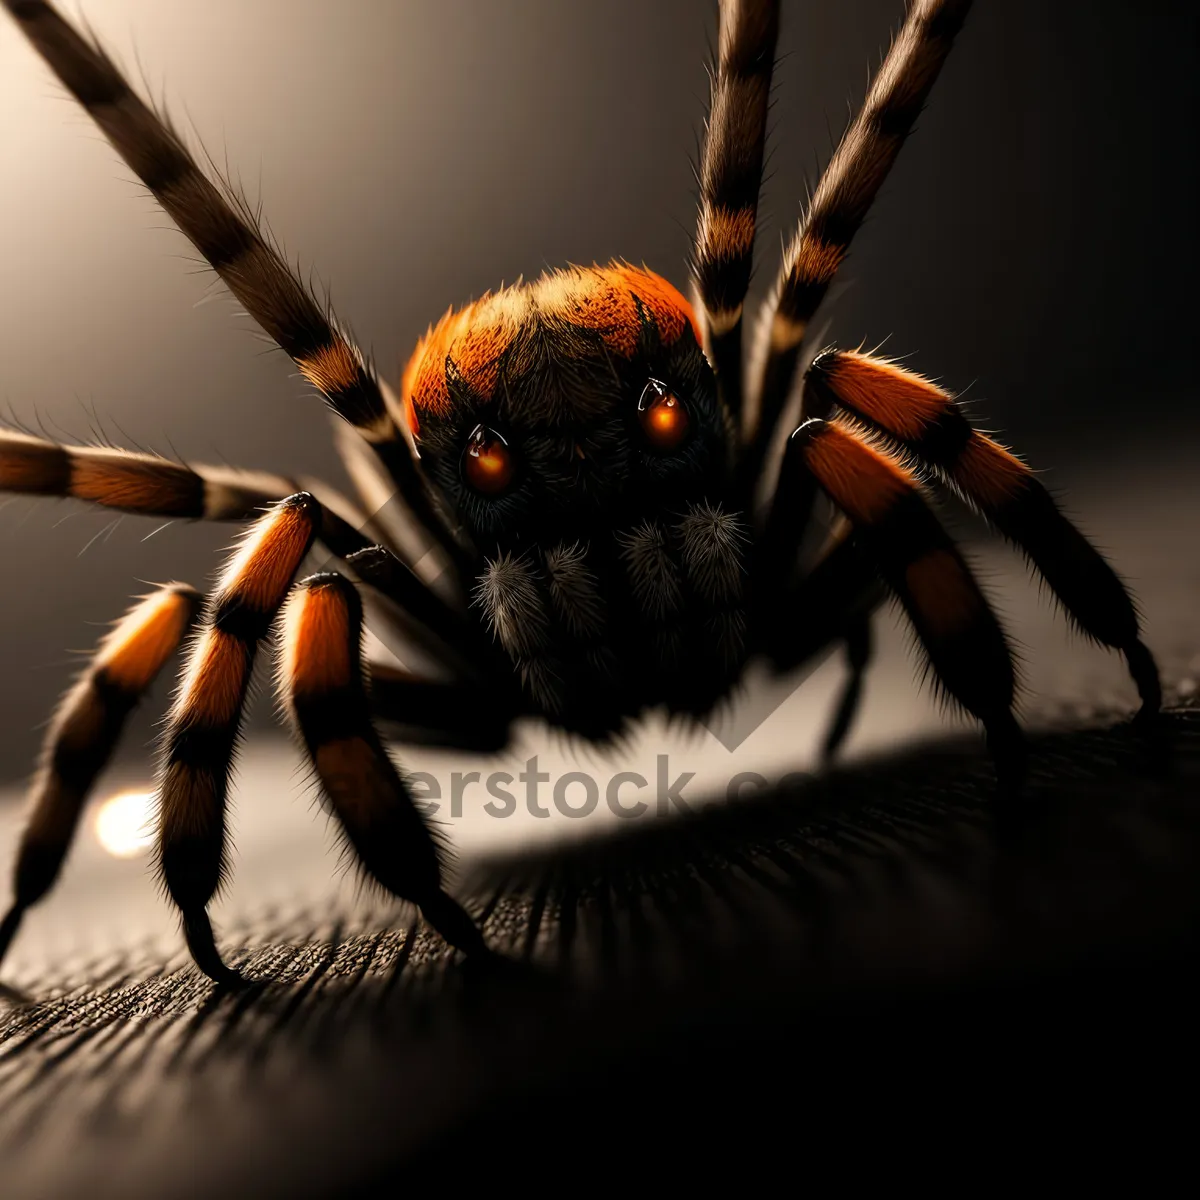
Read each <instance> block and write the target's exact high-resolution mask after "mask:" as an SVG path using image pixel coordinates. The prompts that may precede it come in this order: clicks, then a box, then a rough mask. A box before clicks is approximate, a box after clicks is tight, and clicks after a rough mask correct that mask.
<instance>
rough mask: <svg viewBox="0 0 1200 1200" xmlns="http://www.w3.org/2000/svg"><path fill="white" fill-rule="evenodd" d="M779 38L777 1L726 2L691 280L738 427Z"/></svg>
mask: <svg viewBox="0 0 1200 1200" xmlns="http://www.w3.org/2000/svg"><path fill="white" fill-rule="evenodd" d="M778 35H779V3H778V0H722V3H721V8H720V31H719V34H718V44H717V61H716V63H715V64H714V66H713V67H712V68H711V69H710V77H711V81H712V84H711V96H710V99H709V110H708V123H707V125H706V126H705V131H704V146H703V149H702V151H701V155H700V169H699V172H698V180H699V184H700V212H699V215H698V222H697V226H696V241H695V246H694V249H693V251H692V275H693V278H694V281H695V288H696V294H697V297H698V299H699V304H697V306H696V311H697V313H698V314H699V316H700V319H701V327H702V329H703V332H704V348H705V351H706V352H707V354H708V357H709V360H710V362H711V363H712V365H713V370H714V371H715V373H716V376H717V384H718V387H719V388H720V393H721V399H722V401H723V402H724V404H725V407H726V410H727V411H728V413H729V415H730V418H731V419H732V421H733V424H734V426H735V428H740V426H741V417H742V306H743V305H744V303H745V300H746V291H747V289H748V288H749V286H750V273H751V269H752V266H753V257H754V232H755V226H756V224H757V220H758V194H759V189H760V187H761V186H762V173H763V146H764V143H765V141H766V128H767V111H768V108H769V107H770V98H771V71H772V68H773V67H774V64H775V42H776V39H777V38H778Z"/></svg>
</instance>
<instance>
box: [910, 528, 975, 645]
mask: <svg viewBox="0 0 1200 1200" xmlns="http://www.w3.org/2000/svg"><path fill="white" fill-rule="evenodd" d="M904 583H905V586H906V587H907V588H908V594H909V597H910V598H911V602H912V606H913V609H914V610H915V613H916V614H917V623H918V624H919V625H920V627H921V628H922V630H923V631H924V632H926V633H928V634H929V635H931V636H932V637H935V638H939V639H941V638H946V639H949V638H954V637H956V636H957V635H959V634H961V633H962V632H963V631H964V630H966V629H969V628H970V626H971V625H973V624H974V623H975V621H976V620H977V618H978V616H979V614H980V612H981V611H982V610H983V608H984V607H985V602H984V599H983V596H982V595H981V594H980V591H979V589H978V588H977V587H976V586H975V582H974V580H973V579H972V578H971V575H970V572H969V571H968V570H967V567H966V564H965V563H963V562H962V561H961V560H960V559H959V558H958V557H957V556H956V555H954V554H952V553H951V552H950V551H949V550H931V551H929V553H927V554H923V555H922V556H921V557H920V558H918V559H917V560H916V561H915V562H912V563H909V565H908V566H907V567H906V568H905V571H904Z"/></svg>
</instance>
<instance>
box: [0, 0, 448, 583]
mask: <svg viewBox="0 0 1200 1200" xmlns="http://www.w3.org/2000/svg"><path fill="white" fill-rule="evenodd" d="M3 4H4V7H5V8H6V9H7V10H8V12H9V13H10V14H11V16H12V17H13V19H14V20H15V21H16V23H17V25H18V26H19V27H20V29H21V30H22V32H23V33H24V34H25V36H26V37H27V38H28V39H29V41H30V43H31V44H32V46H33V47H34V49H35V50H36V51H37V52H38V53H39V54H40V55H41V57H42V58H43V59H44V60H45V61H46V63H47V65H48V66H49V67H50V69H51V70H52V71H53V72H54V74H55V75H56V76H57V77H58V79H59V81H60V82H61V83H62V84H63V86H64V87H65V88H66V89H67V90H68V91H69V92H70V93H71V94H72V95H73V96H74V97H75V99H76V100H77V101H78V102H79V103H80V105H81V106H82V107H83V108H84V109H85V110H86V112H87V113H88V115H89V116H90V117H91V118H92V120H93V121H95V123H96V125H97V126H98V127H99V129H100V131H101V132H102V133H103V134H104V136H105V137H106V138H107V139H108V141H109V143H110V144H111V145H112V147H113V149H114V150H116V152H117V153H118V154H119V155H120V156H121V158H122V159H123V160H124V161H125V163H126V164H127V165H128V166H129V168H130V169H131V170H132V171H133V172H134V174H135V175H136V176H137V177H138V179H140V180H141V182H142V183H143V184H145V186H146V187H147V189H149V191H150V192H151V194H152V195H153V196H154V198H155V199H156V200H157V201H158V203H159V204H160V205H161V206H162V208H163V210H164V211H165V212H166V213H167V215H168V216H169V217H170V218H171V220H172V221H173V222H174V223H175V225H176V226H177V227H178V228H179V230H180V232H182V233H183V234H184V236H185V237H187V239H188V240H189V241H190V242H191V243H192V245H193V246H195V247H196V249H197V250H198V251H199V252H200V254H201V255H203V257H204V259H205V260H206V261H207V262H208V264H209V265H210V266H211V267H212V269H213V270H214V271H215V272H216V273H217V275H219V276H220V277H221V279H222V281H223V282H224V283H225V285H226V287H228V288H229V290H230V292H232V293H233V295H234V297H235V298H236V299H237V300H238V301H239V302H240V303H241V305H242V306H243V307H244V308H245V310H246V312H247V313H248V314H249V315H250V316H251V317H252V318H253V319H254V320H255V321H256V322H257V323H258V325H259V326H260V327H261V328H262V329H263V330H264V331H265V332H266V333H267V335H268V336H269V337H271V338H272V339H273V340H274V342H275V343H276V345H278V346H279V347H280V348H281V349H283V350H284V351H285V352H286V353H287V354H288V356H289V357H290V358H291V359H292V360H293V362H295V363H296V366H297V367H298V368H299V370H300V373H301V374H302V375H303V376H304V378H305V379H307V380H308V381H309V383H311V384H312V385H313V386H314V387H315V388H316V389H317V390H318V391H319V392H320V393H321V394H322V395H323V396H324V397H325V399H326V401H327V402H328V404H329V406H330V408H332V409H333V411H334V412H336V413H337V414H338V415H339V416H341V417H343V418H344V419H345V420H346V421H347V422H349V424H350V425H351V426H353V428H354V429H355V430H357V432H358V433H359V434H360V435H361V436H362V438H363V439H364V440H365V441H366V442H367V443H368V444H369V445H370V447H371V449H372V451H373V452H374V454H375V455H376V456H377V458H378V459H379V460H380V462H381V463H382V464H383V465H384V466H385V467H386V469H387V471H388V472H389V473H390V474H391V476H392V477H393V478H394V480H395V482H396V487H397V489H398V491H399V493H400V495H401V497H402V498H403V500H404V502H405V505H406V506H407V508H408V509H409V510H410V511H411V512H412V513H413V514H414V516H415V517H416V519H417V520H418V521H419V522H420V523H421V524H422V525H423V526H424V527H425V528H426V529H427V530H428V531H429V532H430V534H431V535H432V536H433V537H435V538H437V540H438V541H439V543H440V544H441V545H442V546H443V548H444V550H445V551H446V552H447V554H448V555H449V557H450V559H451V561H452V562H454V563H455V564H456V565H457V566H458V567H459V568H460V570H461V569H463V564H464V561H465V555H464V550H463V547H462V546H461V544H460V543H459V542H458V540H457V538H456V537H455V535H454V534H453V532H452V531H451V530H450V529H449V527H448V525H447V523H446V521H445V519H444V517H443V516H442V514H441V513H440V511H439V510H438V509H437V508H436V506H435V504H434V502H433V500H432V498H431V495H430V491H429V488H428V486H427V484H426V481H425V478H424V475H423V474H422V473H421V471H420V468H419V467H418V465H417V460H416V456H415V454H414V452H413V449H412V447H411V446H410V444H409V441H408V439H407V438H406V436H405V433H404V431H403V429H402V428H401V425H400V422H399V421H398V420H397V414H396V412H395V405H394V404H390V403H389V397H388V396H387V394H386V392H385V390H384V389H383V388H382V387H381V386H380V383H379V380H378V379H377V378H376V376H375V372H374V370H373V369H372V367H371V364H370V363H369V362H368V361H367V359H366V358H365V357H364V355H363V354H362V352H361V351H360V350H359V348H358V347H357V346H356V345H355V344H354V342H353V341H352V340H351V338H350V337H349V335H348V334H347V333H346V332H345V330H344V328H343V327H342V326H341V325H340V324H339V323H338V321H337V320H336V318H335V317H334V315H333V314H332V312H331V311H330V309H329V306H328V305H327V304H323V303H321V302H320V301H319V300H318V299H317V298H316V297H315V296H314V295H313V294H312V291H311V290H310V289H309V288H308V287H306V286H305V284H304V283H303V281H302V280H301V279H300V278H299V277H298V275H297V274H296V272H294V271H293V270H292V269H291V268H290V267H289V266H288V264H287V262H286V261H285V260H284V258H283V256H282V254H281V253H280V252H279V249H278V248H277V247H276V246H275V245H274V243H273V242H272V240H271V238H270V237H269V236H268V235H267V233H266V232H265V231H264V230H263V229H262V228H261V227H260V225H259V223H258V220H257V217H256V214H255V213H254V211H253V209H252V208H251V206H250V205H249V204H248V203H247V202H246V200H245V199H244V198H243V197H241V196H240V195H239V194H238V193H237V192H236V190H235V189H234V188H232V187H230V186H229V184H228V183H226V182H224V181H221V180H215V181H214V179H212V178H210V176H209V174H207V173H206V172H205V171H204V170H202V169H201V167H200V165H199V164H198V163H197V162H196V159H195V157H194V156H193V155H192V153H191V152H190V151H189V150H188V148H187V146H186V145H185V144H184V142H183V140H182V138H181V137H180V136H179V135H178V133H177V132H176V131H175V130H174V129H173V128H172V127H171V125H170V123H169V122H168V121H166V120H165V119H164V118H163V117H162V116H161V115H160V114H159V113H157V112H155V111H154V109H153V108H152V107H151V106H150V105H148V104H147V103H146V102H145V101H144V100H142V98H141V97H140V96H138V95H137V93H136V92H135V91H134V90H133V88H131V87H130V85H129V83H128V81H127V80H126V79H125V78H124V76H123V75H122V74H121V72H120V71H119V70H118V69H117V67H116V65H115V64H114V63H113V61H112V60H111V59H110V58H109V57H108V55H107V54H105V52H104V51H103V50H102V49H101V48H100V47H99V46H98V45H96V44H95V43H94V42H92V41H90V40H89V39H88V38H86V37H84V36H82V35H81V34H80V33H79V32H78V31H77V30H76V29H75V27H74V26H73V25H72V24H71V23H70V22H69V21H66V20H64V19H63V17H62V16H61V15H60V13H59V12H58V10H57V9H56V8H55V7H54V5H53V4H49V3H46V2H45V0H3Z"/></svg>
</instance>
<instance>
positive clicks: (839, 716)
mask: <svg viewBox="0 0 1200 1200" xmlns="http://www.w3.org/2000/svg"><path fill="white" fill-rule="evenodd" d="M845 647H846V665H847V666H848V667H849V669H850V677H849V678H848V679H847V680H846V684H845V687H844V688H843V690H842V694H841V696H840V698H839V699H838V703H837V708H835V709H834V713H833V720H832V721H831V722H830V723H829V729H828V730H827V731H826V733H825V738H824V740H823V741H822V743H821V758H822V760H823V761H824V762H826V763H829V762H831V761H832V760H833V759H834V758H835V757H836V755H837V752H838V750H840V749H841V747H842V743H843V742H844V741H845V740H846V735H847V734H848V733H849V732H850V727H851V726H852V725H853V724H854V718H855V716H856V715H857V714H858V707H859V704H860V703H861V702H862V689H863V681H864V679H865V678H866V674H867V668H868V667H869V666H870V664H871V654H872V649H873V648H872V642H871V618H870V617H869V616H867V615H864V616H861V617H859V618H858V619H857V620H856V621H854V623H853V624H852V625H851V626H850V628H849V630H848V631H847V632H846V638H845Z"/></svg>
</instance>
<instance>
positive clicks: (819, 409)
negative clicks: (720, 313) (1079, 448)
mask: <svg viewBox="0 0 1200 1200" xmlns="http://www.w3.org/2000/svg"><path fill="white" fill-rule="evenodd" d="M805 395H806V405H807V410H808V411H810V412H815V413H819V414H821V415H827V414H828V413H830V412H832V411H833V410H834V409H835V408H840V409H843V410H844V411H846V412H847V413H849V414H851V415H852V416H854V417H856V418H857V419H858V420H860V421H863V422H865V423H866V424H868V425H870V426H872V427H874V428H875V429H877V430H879V431H880V432H881V433H883V434H885V435H886V436H887V437H888V438H890V439H891V440H892V441H895V442H898V443H899V444H900V445H902V446H903V447H904V448H905V449H906V450H908V451H909V452H910V453H911V454H912V455H913V456H915V457H916V458H917V459H918V460H919V461H920V462H922V463H925V464H927V465H928V466H930V467H933V468H935V469H936V470H937V472H938V473H939V474H940V475H941V477H942V478H943V479H944V480H945V481H946V482H947V483H949V484H950V485H951V486H952V487H953V488H954V489H955V490H956V491H958V492H959V493H960V494H961V495H962V497H963V498H964V499H965V500H966V501H967V502H968V503H970V504H971V505H973V506H974V507H975V508H977V509H978V510H979V511H980V512H981V513H982V514H983V516H984V517H986V518H987V520H988V521H989V522H991V524H992V525H994V526H995V527H996V528H997V529H998V530H1000V532H1001V533H1002V534H1004V536H1005V537H1006V538H1008V540H1009V541H1011V542H1012V543H1013V544H1014V545H1015V546H1017V547H1018V548H1019V549H1020V550H1022V551H1023V552H1024V553H1025V554H1026V555H1028V557H1029V559H1030V561H1031V562H1032V563H1033V565H1034V566H1035V567H1036V569H1037V570H1038V572H1039V573H1040V574H1041V576H1042V578H1043V579H1045V581H1046V583H1047V584H1049V586H1050V589H1051V591H1052V592H1053V593H1054V594H1055V595H1056V596H1057V597H1058V599H1059V600H1060V601H1061V602H1062V605H1063V608H1064V609H1065V610H1066V612H1067V614H1068V616H1069V617H1070V618H1071V619H1072V620H1073V621H1074V622H1075V624H1076V625H1078V627H1079V628H1080V629H1081V630H1082V631H1083V632H1084V633H1085V634H1086V635H1087V636H1088V637H1090V638H1092V639H1094V640H1095V641H1097V642H1100V643H1101V644H1103V645H1105V646H1110V647H1112V648H1113V649H1115V650H1118V651H1120V652H1121V654H1123V655H1124V656H1125V660H1126V662H1127V663H1128V665H1129V671H1130V674H1131V675H1132V676H1133V679H1134V682H1135V683H1136V684H1137V689H1138V693H1139V695H1140V696H1141V700H1142V708H1141V713H1140V714H1139V716H1140V717H1142V718H1143V719H1146V718H1149V717H1151V716H1153V715H1154V714H1156V713H1157V712H1158V710H1159V708H1160V706H1161V704H1162V687H1161V685H1160V682H1159V677H1158V668H1157V666H1156V665H1155V662H1154V658H1153V656H1152V655H1151V653H1150V651H1149V649H1148V648H1147V647H1146V645H1145V643H1144V642H1143V641H1142V640H1141V630H1140V627H1139V620H1138V614H1137V610H1136V608H1135V606H1134V603H1133V600H1132V599H1131V598H1130V595H1129V592H1128V591H1127V590H1126V588H1125V586H1124V584H1122V582H1121V580H1120V579H1119V578H1118V577H1117V574H1116V572H1115V571H1114V570H1113V569H1112V567H1111V566H1109V564H1108V563H1107V562H1106V561H1105V560H1104V558H1103V556H1102V555H1101V554H1100V552H1099V551H1098V550H1096V548H1095V547H1094V546H1092V544H1091V543H1090V542H1089V541H1088V540H1087V539H1086V538H1085V537H1084V536H1083V534H1081V533H1080V532H1079V530H1078V529H1076V528H1075V526H1074V525H1072V524H1071V522H1070V521H1068V520H1067V518H1066V517H1065V516H1064V515H1063V514H1062V512H1061V511H1060V510H1059V508H1058V505H1057V504H1055V502H1054V499H1053V498H1052V497H1051V495H1050V493H1049V492H1048V491H1047V490H1046V488H1045V487H1044V486H1043V485H1042V483H1041V482H1040V481H1039V480H1038V478H1037V476H1036V475H1035V474H1034V473H1033V471H1031V470H1030V469H1029V467H1027V466H1026V465H1025V464H1024V463H1023V462H1022V461H1021V460H1020V459H1019V458H1017V457H1016V456H1015V455H1013V454H1011V453H1010V452H1009V451H1008V450H1006V449H1005V448H1004V447H1003V446H1001V445H999V444H998V443H997V442H995V441H993V440H992V439H991V438H990V437H987V436H986V435H985V434H982V433H980V432H979V431H978V430H976V429H973V428H972V427H971V424H970V422H969V421H968V420H967V418H966V416H965V415H964V414H963V412H962V410H961V408H959V406H958V404H957V403H956V402H955V400H954V397H953V396H951V395H950V394H949V393H948V392H946V391H945V390H943V389H942V388H940V387H938V386H937V385H936V384H934V383H932V382H931V381H930V380H928V379H926V378H924V377H923V376H921V375H918V374H917V373H916V372H915V371H910V370H907V369H905V368H904V367H901V366H898V365H897V364H895V363H892V362H887V361H885V360H883V359H878V358H874V357H872V356H871V355H868V354H861V353H858V352H856V351H837V350H827V351H824V352H822V353H821V354H819V355H818V356H817V357H816V359H814V361H813V364H812V366H811V367H810V369H809V371H808V373H807V375H806V377H805Z"/></svg>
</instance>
